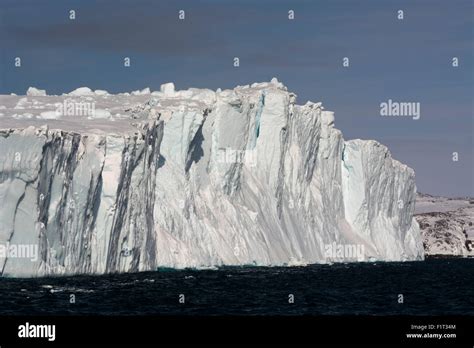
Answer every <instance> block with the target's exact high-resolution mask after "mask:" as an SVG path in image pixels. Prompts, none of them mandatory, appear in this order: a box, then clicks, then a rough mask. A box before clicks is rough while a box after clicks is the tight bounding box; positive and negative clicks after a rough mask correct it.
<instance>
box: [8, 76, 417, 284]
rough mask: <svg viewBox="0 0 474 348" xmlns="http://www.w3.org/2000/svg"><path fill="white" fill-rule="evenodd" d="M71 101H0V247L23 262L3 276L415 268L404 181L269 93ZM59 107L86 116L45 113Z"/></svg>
mask: <svg viewBox="0 0 474 348" xmlns="http://www.w3.org/2000/svg"><path fill="white" fill-rule="evenodd" d="M80 90H82V89H80ZM77 91H79V90H76V91H75V93H72V94H70V95H63V96H44V95H43V94H42V93H41V94H33V95H30V96H28V97H23V98H21V97H16V96H0V105H3V107H2V109H3V110H0V111H1V112H2V113H1V114H0V116H1V117H0V128H2V129H3V130H1V131H0V148H1V150H2V151H0V200H1V201H2V205H1V206H0V244H2V243H3V244H5V243H7V242H8V243H9V244H10V245H22V244H28V245H29V244H31V245H38V250H39V257H38V258H37V260H34V261H32V260H31V259H25V258H18V257H4V258H1V257H0V270H1V272H2V274H4V275H13V276H35V275H48V274H75V273H104V272H133V271H143V270H153V269H156V268H157V267H179V268H181V267H212V266H218V265H247V264H255V265H295V264H305V263H317V262H337V261H353V260H352V259H351V258H350V257H345V256H344V255H342V257H341V255H340V254H338V255H335V254H331V253H328V250H329V251H330V250H334V249H328V245H333V246H334V245H343V246H344V245H358V246H362V247H363V248H362V249H361V250H363V255H362V258H359V259H362V260H369V259H373V260H415V259H422V258H423V246H422V243H421V237H420V233H419V229H418V225H417V223H416V221H415V220H414V219H413V218H412V214H413V209H414V203H415V194H416V187H415V182H414V172H413V170H412V169H410V168H408V167H407V166H405V165H403V164H401V163H399V162H397V161H395V160H393V159H392V158H391V156H390V153H389V151H388V150H387V148H386V147H384V146H383V145H381V144H379V143H377V142H375V141H362V140H353V141H344V139H343V137H342V134H341V132H340V131H339V130H337V129H335V128H334V116H333V113H332V112H329V111H324V110H323V107H322V106H321V104H320V103H318V104H314V103H309V102H308V103H307V104H306V105H303V106H301V105H296V104H295V100H296V96H295V95H294V94H292V93H289V92H288V91H287V90H286V88H285V87H284V86H283V85H282V84H281V83H279V82H278V81H276V80H272V82H270V83H261V84H253V85H252V86H243V87H237V88H235V89H234V90H225V91H220V90H218V91H217V92H213V91H210V90H197V89H190V90H186V91H175V90H174V86H172V85H170V84H168V85H165V86H163V88H162V90H161V91H160V92H153V93H151V94H150V92H149V91H148V90H144V91H142V92H139V91H137V92H134V93H132V95H129V94H120V95H115V96H114V95H110V94H108V93H107V92H105V91H96V92H97V93H94V92H92V91H91V90H89V89H87V93H79V92H77ZM99 92H100V93H99ZM30 94H31V93H30ZM68 98H69V99H72V100H73V101H74V102H75V103H80V102H90V103H94V105H95V111H96V113H95V114H94V115H92V116H91V115H89V116H88V117H81V116H80V115H76V116H64V115H58V114H57V113H56V114H55V113H54V111H51V110H49V111H45V110H47V109H48V108H49V109H51V108H52V106H53V105H54V104H53V103H54V102H59V103H62V102H63V101H64V100H66V99H68ZM69 102H71V101H69ZM19 110H22V112H23V114H19V113H18V112H19ZM97 110H99V112H97ZM24 111H27V112H26V113H25V112H24ZM5 113H6V114H5ZM2 115H3V116H2ZM25 115H26V116H25ZM35 115H36V116H35ZM97 115H99V116H97ZM45 116H47V117H45ZM45 118H47V120H46V121H45ZM45 124H47V126H44V125H45ZM346 256H347V255H346ZM349 256H350V255H349ZM352 256H353V255H352Z"/></svg>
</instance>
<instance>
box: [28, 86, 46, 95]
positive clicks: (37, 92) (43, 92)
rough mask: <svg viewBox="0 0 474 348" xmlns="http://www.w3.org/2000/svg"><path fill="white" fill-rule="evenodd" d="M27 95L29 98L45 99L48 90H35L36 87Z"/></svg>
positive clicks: (31, 88) (29, 89) (29, 90)
mask: <svg viewBox="0 0 474 348" xmlns="http://www.w3.org/2000/svg"><path fill="white" fill-rule="evenodd" d="M26 95H27V96H29V97H45V96H46V95H47V94H46V90H44V89H38V88H35V87H30V88H28V90H27V91H26Z"/></svg>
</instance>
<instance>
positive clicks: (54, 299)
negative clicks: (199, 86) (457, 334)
mask: <svg viewBox="0 0 474 348" xmlns="http://www.w3.org/2000/svg"><path fill="white" fill-rule="evenodd" d="M71 294H74V296H75V303H70V299H71ZM180 294H184V296H185V297H184V300H185V303H184V304H182V303H179V295H180ZM289 294H293V295H294V303H289ZM399 294H402V295H403V300H404V303H403V304H400V303H398V299H399ZM11 314H26V315H50V314H51V315H53V314H54V315H68V314H79V315H81V314H82V315H89V314H99V315H161V314H162V315H346V314H357V315H465V314H469V315H474V259H431V260H427V261H424V262H406V263H359V264H356V263H354V264H335V265H311V266H306V267H289V268H285V267H229V268H221V269H218V270H180V271H174V270H161V271H156V272H144V273H137V274H113V275H103V276H74V277H64V278H59V277H58V278H36V279H11V278H0V315H11Z"/></svg>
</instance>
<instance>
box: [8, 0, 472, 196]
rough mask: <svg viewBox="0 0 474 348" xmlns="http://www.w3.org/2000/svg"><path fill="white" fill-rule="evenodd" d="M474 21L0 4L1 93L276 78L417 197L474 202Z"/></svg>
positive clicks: (465, 14) (158, 5)
mask: <svg viewBox="0 0 474 348" xmlns="http://www.w3.org/2000/svg"><path fill="white" fill-rule="evenodd" d="M70 9H74V10H76V20H75V21H71V20H69V18H68V11H69V10H70ZM180 9H183V10H185V11H186V19H185V20H184V21H179V20H178V11H179V10H180ZM290 9H291V10H294V11H295V20H293V21H290V20H288V10H290ZM399 9H402V10H404V15H405V18H404V20H403V21H400V20H398V19H397V10H399ZM473 11H474V10H473V1H471V0H467V1H462V0H457V1H436V0H434V1H420V0H410V1H390V0H389V1H376V0H363V1H350V0H345V1H343V0H335V1H329V0H325V1H303V0H285V1H277V0H273V1H270V0H259V1H256V0H255V1H239V0H233V1H230V0H228V1H227V0H221V1H209V0H203V1H192V0H188V1H180V0H177V1H176V0H175V1H144V0H135V1H131V0H128V1H117V0H115V1H112V0H104V1H89V0H85V1H84V0H82V1H53V0H43V1H37V0H36V1H34V0H32V1H22V0H0V59H1V65H0V93H1V94H7V93H17V94H24V93H25V91H26V89H27V88H28V87H29V86H36V87H39V88H42V89H46V90H47V91H48V93H50V94H60V93H63V92H69V91H71V90H73V89H75V88H77V87H80V86H88V87H90V88H93V89H106V90H108V91H109V92H114V93H116V92H123V91H131V90H135V89H142V88H145V87H150V88H151V89H152V90H153V89H155V90H156V89H159V86H160V85H161V84H162V83H164V82H168V81H173V82H174V83H175V85H176V87H177V88H178V89H183V88H188V87H207V88H212V89H217V88H219V87H220V88H232V87H234V86H236V85H239V84H248V83H252V82H257V81H269V80H270V79H271V78H272V77H273V76H276V77H278V79H279V80H280V81H282V82H283V83H284V84H285V85H287V86H288V88H289V89H290V90H292V91H294V92H295V93H296V94H297V95H298V102H299V103H300V104H304V103H305V102H306V101H307V100H312V101H315V102H317V101H322V102H323V105H324V106H325V107H326V109H329V110H333V111H335V116H336V127H337V128H339V129H341V130H342V131H343V134H344V137H345V139H354V138H362V139H376V140H378V141H380V142H381V143H383V144H385V145H387V146H388V147H389V148H390V150H391V152H392V154H393V156H394V157H395V158H396V159H398V160H400V161H401V162H403V163H406V164H408V165H409V166H411V167H412V168H414V169H415V171H416V177H417V178H416V181H417V186H418V189H419V191H421V192H425V193H431V194H440V195H449V196H466V195H470V196H473V195H474V187H473V186H474V183H473V171H474V168H473V167H474V156H473V133H474V127H473V110H474V108H473V101H472V97H473V95H474V83H473V79H474V75H473V71H474V69H473V61H472V59H473V52H474V49H473V30H474V29H473V28H474V23H473V18H474V13H473ZM14 57H21V58H22V67H21V68H20V69H18V68H15V67H14V66H13V61H14ZM124 57H130V58H131V63H132V66H131V67H130V68H124V67H123V58H124ZM234 57H239V59H240V67H239V68H234V67H233V65H232V63H233V58H234ZM343 57H349V59H350V67H349V68H343V67H342V58H343ZM452 57H458V58H459V63H460V64H459V67H457V68H453V67H452V66H451V59H452ZM388 99H392V100H395V101H407V102H410V101H412V102H420V103H421V118H420V119H419V120H412V119H410V118H402V117H381V116H380V114H379V111H380V103H381V102H384V101H387V100H388ZM455 151H456V152H458V153H459V161H458V162H453V161H452V153H453V152H455Z"/></svg>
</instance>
